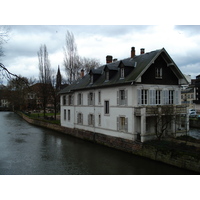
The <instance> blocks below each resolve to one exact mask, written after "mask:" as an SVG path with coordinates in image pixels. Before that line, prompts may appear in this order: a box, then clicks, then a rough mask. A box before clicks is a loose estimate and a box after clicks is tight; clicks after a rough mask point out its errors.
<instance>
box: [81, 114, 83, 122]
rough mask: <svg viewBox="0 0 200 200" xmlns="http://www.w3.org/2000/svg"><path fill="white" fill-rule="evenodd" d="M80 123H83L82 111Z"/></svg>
mask: <svg viewBox="0 0 200 200" xmlns="http://www.w3.org/2000/svg"><path fill="white" fill-rule="evenodd" d="M81 124H83V113H81Z"/></svg>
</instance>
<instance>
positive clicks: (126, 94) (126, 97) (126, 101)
mask: <svg viewBox="0 0 200 200" xmlns="http://www.w3.org/2000/svg"><path fill="white" fill-rule="evenodd" d="M125 105H126V106H127V105H128V91H127V90H125Z"/></svg>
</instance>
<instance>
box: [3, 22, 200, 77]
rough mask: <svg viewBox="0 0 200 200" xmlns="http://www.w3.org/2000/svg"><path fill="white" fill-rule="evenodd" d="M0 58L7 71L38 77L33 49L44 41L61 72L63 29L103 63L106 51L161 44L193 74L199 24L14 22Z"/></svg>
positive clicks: (197, 70)
mask: <svg viewBox="0 0 200 200" xmlns="http://www.w3.org/2000/svg"><path fill="white" fill-rule="evenodd" d="M8 28H9V29H10V32H9V35H10V39H9V41H8V42H7V43H6V44H4V46H3V48H4V54H5V56H4V57H1V58H0V62H2V63H3V64H4V65H5V66H6V67H7V68H8V70H9V71H11V72H12V73H15V74H17V75H19V74H20V75H22V76H25V77H34V78H36V79H37V78H38V75H39V70H38V57H37V52H38V50H39V48H40V45H41V44H46V46H47V49H48V53H49V59H50V63H51V67H52V68H53V69H54V70H55V72H57V68H58V65H59V66H60V68H61V72H62V75H63V76H66V75H65V72H64V66H63V58H64V54H63V47H64V45H65V36H66V32H67V30H68V31H70V32H72V33H73V34H74V37H75V41H76V44H77V48H78V53H79V55H80V56H81V57H87V58H95V59H97V60H99V61H100V63H102V64H105V58H106V55H112V56H113V58H117V59H118V60H119V59H123V58H127V57H129V56H130V51H131V47H133V46H134V47H135V48H136V54H139V53H140V48H145V52H150V51H153V50H156V49H161V48H163V47H164V48H165V49H166V50H167V52H168V53H169V55H170V56H171V57H172V59H173V60H174V62H175V63H176V64H177V65H178V67H179V68H180V70H181V71H182V72H183V73H184V74H187V75H191V77H192V78H195V76H197V75H198V74H200V26H197V25H195V26H192V25H189V26H186V25H182V26H174V25H163V26H161V25H158V26H151V25H149V26H144V25H121V26H120V25H66V26H64V25H62V26H59V25H54V26H53V25H47V26H43V25H39V26H34V25H19V26H18V25H17V26H16V25H14V26H11V25H10V26H8Z"/></svg>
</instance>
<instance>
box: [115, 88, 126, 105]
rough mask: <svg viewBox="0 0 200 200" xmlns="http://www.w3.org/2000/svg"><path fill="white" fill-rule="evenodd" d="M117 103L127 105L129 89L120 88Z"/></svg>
mask: <svg viewBox="0 0 200 200" xmlns="http://www.w3.org/2000/svg"><path fill="white" fill-rule="evenodd" d="M117 104H118V105H127V90H119V91H118V92H117Z"/></svg>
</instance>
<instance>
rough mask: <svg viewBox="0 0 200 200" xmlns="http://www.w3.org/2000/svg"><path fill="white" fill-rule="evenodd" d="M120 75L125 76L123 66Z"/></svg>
mask: <svg viewBox="0 0 200 200" xmlns="http://www.w3.org/2000/svg"><path fill="white" fill-rule="evenodd" d="M120 75H121V78H124V68H123V67H122V68H121V69H120Z"/></svg>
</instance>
